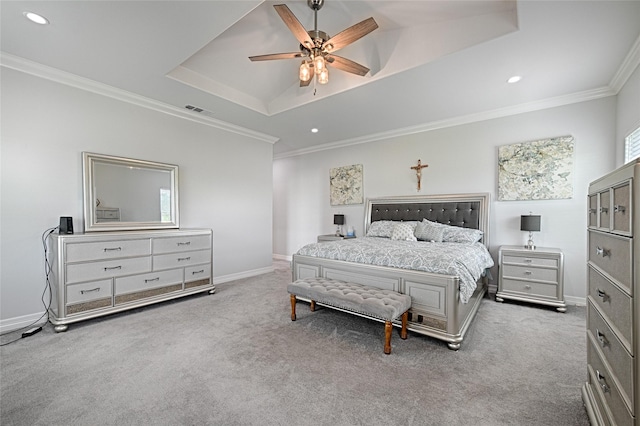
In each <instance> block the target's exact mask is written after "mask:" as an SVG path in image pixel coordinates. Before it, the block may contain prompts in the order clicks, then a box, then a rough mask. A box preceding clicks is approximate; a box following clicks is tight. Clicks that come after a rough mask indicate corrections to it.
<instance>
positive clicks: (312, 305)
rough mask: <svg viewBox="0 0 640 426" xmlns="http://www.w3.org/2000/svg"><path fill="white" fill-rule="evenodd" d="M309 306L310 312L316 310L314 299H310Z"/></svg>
mask: <svg viewBox="0 0 640 426" xmlns="http://www.w3.org/2000/svg"><path fill="white" fill-rule="evenodd" d="M309 308H311V312H315V311H316V301H315V300H312V301H311V305H309Z"/></svg>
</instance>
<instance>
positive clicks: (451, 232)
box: [422, 219, 484, 243]
mask: <svg viewBox="0 0 640 426" xmlns="http://www.w3.org/2000/svg"><path fill="white" fill-rule="evenodd" d="M425 222H428V223H430V224H431V225H434V226H436V227H440V228H442V229H443V231H444V232H443V234H442V241H444V242H449V243H475V242H477V241H480V240H481V239H482V235H484V233H483V232H482V231H481V230H479V229H471V228H461V227H460V226H451V225H445V224H443V223H437V222H431V221H429V220H427V219H424V220H423V221H422V223H425Z"/></svg>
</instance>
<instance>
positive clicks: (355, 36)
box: [323, 18, 378, 53]
mask: <svg viewBox="0 0 640 426" xmlns="http://www.w3.org/2000/svg"><path fill="white" fill-rule="evenodd" d="M376 28H378V23H377V22H376V21H375V19H373V18H369V19H365V20H364V21H362V22H358V23H357V24H355V25H352V26H350V27H349V28H347V29H346V30H344V31H341V32H339V33H338V34H336V35H335V36H333V37H331V38H330V39H329V40H327V41H325V42H324V44H323V46H324V47H325V48H326V50H327V52H330V53H331V52H335V51H337V50H339V49H342V48H343V47H345V46H348V45H349V44H351V43H353V42H354V41H356V40H359V39H361V38H362V37H364V36H366V35H367V34H369V33H370V32H371V31H373V30H375V29H376Z"/></svg>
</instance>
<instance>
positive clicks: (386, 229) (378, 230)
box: [367, 220, 395, 238]
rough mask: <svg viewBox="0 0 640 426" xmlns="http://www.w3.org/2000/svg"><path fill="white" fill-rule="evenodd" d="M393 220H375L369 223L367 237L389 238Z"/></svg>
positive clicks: (393, 224) (393, 223)
mask: <svg viewBox="0 0 640 426" xmlns="http://www.w3.org/2000/svg"><path fill="white" fill-rule="evenodd" d="M394 226H395V222H394V221H392V220H377V221H375V222H372V223H371V225H369V230H368V231H367V237H385V238H390V237H391V233H392V232H393V227H394Z"/></svg>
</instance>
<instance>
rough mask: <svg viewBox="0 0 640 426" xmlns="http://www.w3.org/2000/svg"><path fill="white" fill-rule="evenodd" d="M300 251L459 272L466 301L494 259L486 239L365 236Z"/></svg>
mask: <svg viewBox="0 0 640 426" xmlns="http://www.w3.org/2000/svg"><path fill="white" fill-rule="evenodd" d="M297 254H299V255H304V256H313V257H321V258H325V259H334V260H344V261H347V262H355V263H364V264H369V265H378V266H388V267H392V268H401V269H411V270H416V271H424V272H432V273H436V274H444V275H453V276H457V277H459V278H460V300H461V301H462V302H463V303H467V302H468V301H469V299H470V298H471V296H472V295H473V292H474V291H475V289H476V281H478V279H479V278H480V277H481V276H482V275H483V273H484V272H485V270H486V269H487V268H490V267H492V266H493V259H492V258H491V255H490V254H489V251H488V250H487V248H486V247H485V246H484V244H482V243H471V244H463V243H450V242H442V243H433V242H425V241H395V240H390V239H389V238H379V237H363V238H353V239H347V240H338V241H331V242H322V243H314V244H308V245H306V246H304V247H302V248H301V249H300V250H298V253H297Z"/></svg>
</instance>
